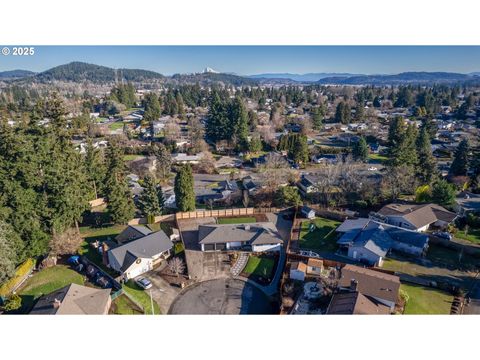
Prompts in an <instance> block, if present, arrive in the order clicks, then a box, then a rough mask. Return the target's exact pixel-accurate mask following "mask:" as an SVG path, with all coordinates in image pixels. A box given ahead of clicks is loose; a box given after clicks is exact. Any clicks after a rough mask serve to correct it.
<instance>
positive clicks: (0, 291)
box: [0, 258, 35, 297]
mask: <svg viewBox="0 0 480 360" xmlns="http://www.w3.org/2000/svg"><path fill="white" fill-rule="evenodd" d="M34 266H35V261H34V260H33V259H31V258H29V259H27V260H25V262H24V263H22V264H21V265H19V266H18V267H17V268H16V269H15V275H14V276H13V277H12V278H11V279H10V280H8V281H7V282H5V283H4V284H3V285H2V286H0V296H1V297H7V296H8V295H10V293H11V292H12V291H13V290H14V289H15V288H16V287H17V286H18V285H19V284H20V283H21V282H22V281H23V280H24V279H25V277H26V276H27V275H28V274H30V272H31V271H32V269H33V267H34Z"/></svg>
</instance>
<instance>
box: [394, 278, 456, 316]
mask: <svg viewBox="0 0 480 360" xmlns="http://www.w3.org/2000/svg"><path fill="white" fill-rule="evenodd" d="M400 289H401V290H403V291H405V292H406V293H407V295H408V298H409V299H408V302H407V304H406V306H405V312H404V313H405V314H439V315H440V314H450V307H451V305H452V301H453V296H452V295H450V294H448V293H446V292H444V291H441V290H438V289H434V288H427V287H424V286H420V285H413V284H408V285H407V284H402V285H401V286H400Z"/></svg>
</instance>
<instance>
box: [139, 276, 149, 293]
mask: <svg viewBox="0 0 480 360" xmlns="http://www.w3.org/2000/svg"><path fill="white" fill-rule="evenodd" d="M135 284H137V285H138V286H139V287H141V288H142V289H143V290H147V289H150V288H151V287H152V282H151V281H150V280H148V279H147V278H146V277H143V276H142V277H139V278H136V279H135Z"/></svg>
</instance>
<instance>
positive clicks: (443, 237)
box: [433, 231, 453, 240]
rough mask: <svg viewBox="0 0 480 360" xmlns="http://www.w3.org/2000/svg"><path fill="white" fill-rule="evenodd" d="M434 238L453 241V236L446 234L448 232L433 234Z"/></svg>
mask: <svg viewBox="0 0 480 360" xmlns="http://www.w3.org/2000/svg"><path fill="white" fill-rule="evenodd" d="M433 235H434V236H436V237H439V238H441V239H446V240H452V239H453V236H452V234H450V233H448V232H446V231H436V232H434V233H433Z"/></svg>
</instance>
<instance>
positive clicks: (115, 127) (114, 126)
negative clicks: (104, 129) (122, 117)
mask: <svg viewBox="0 0 480 360" xmlns="http://www.w3.org/2000/svg"><path fill="white" fill-rule="evenodd" d="M108 128H109V129H110V130H118V129H123V121H115V122H113V123H111V124H108Z"/></svg>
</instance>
